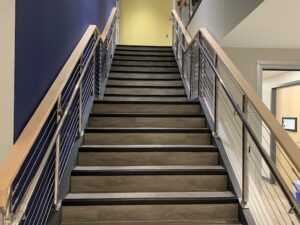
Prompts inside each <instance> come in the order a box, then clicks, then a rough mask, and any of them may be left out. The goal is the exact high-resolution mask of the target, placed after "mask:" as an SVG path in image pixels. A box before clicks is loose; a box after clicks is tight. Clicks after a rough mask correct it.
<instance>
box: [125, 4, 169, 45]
mask: <svg viewBox="0 0 300 225" xmlns="http://www.w3.org/2000/svg"><path fill="white" fill-rule="evenodd" d="M119 1H120V3H119V11H120V44H122V45H157V46H171V44H172V21H171V19H170V18H171V12H172V6H173V1H172V0H119Z"/></svg>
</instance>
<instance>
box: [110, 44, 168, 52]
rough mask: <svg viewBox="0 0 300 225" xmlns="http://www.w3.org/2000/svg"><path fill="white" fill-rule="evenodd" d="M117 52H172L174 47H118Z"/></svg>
mask: <svg viewBox="0 0 300 225" xmlns="http://www.w3.org/2000/svg"><path fill="white" fill-rule="evenodd" d="M116 49H117V50H131V51H155V52H172V51H173V49H172V47H163V46H162V47H158V46H157V47H152V46H149V47H148V46H129V45H128V46H125V45H121V46H117V47H116Z"/></svg>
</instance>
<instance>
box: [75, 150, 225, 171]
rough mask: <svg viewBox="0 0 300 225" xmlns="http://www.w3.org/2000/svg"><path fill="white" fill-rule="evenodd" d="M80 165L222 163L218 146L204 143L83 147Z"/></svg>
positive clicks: (79, 154)
mask: <svg viewBox="0 0 300 225" xmlns="http://www.w3.org/2000/svg"><path fill="white" fill-rule="evenodd" d="M77 162H78V165H79V166H159V165H160V166H163V165H178V166H179V165H198V166H201V165H203V166H204V165H207V166H210V165H211V166H213V165H218V164H219V154H218V151H217V148H216V147H215V146H212V145H207V146H205V145H202V146H190V145H187V146H179V147H178V146H174V145H171V146H155V145H150V146H137V145H127V146H124V145H121V146H97V145H95V146H82V147H81V148H80V149H79V153H78V160H77Z"/></svg>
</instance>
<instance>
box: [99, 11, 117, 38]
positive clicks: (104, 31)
mask: <svg viewBox="0 0 300 225" xmlns="http://www.w3.org/2000/svg"><path fill="white" fill-rule="evenodd" d="M116 14H117V8H116V7H114V8H113V9H112V11H111V13H110V16H109V18H108V20H107V23H106V25H105V27H104V30H103V32H102V34H101V39H102V41H103V42H104V41H105V40H106V38H107V35H108V32H109V29H110V27H111V25H112V23H113V21H114V18H115V16H116Z"/></svg>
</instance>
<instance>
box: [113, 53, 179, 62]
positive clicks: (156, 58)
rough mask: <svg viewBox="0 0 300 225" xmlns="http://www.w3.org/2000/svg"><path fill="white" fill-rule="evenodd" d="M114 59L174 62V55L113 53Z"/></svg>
mask: <svg viewBox="0 0 300 225" xmlns="http://www.w3.org/2000/svg"><path fill="white" fill-rule="evenodd" d="M114 60H130V61H152V62H175V57H174V56H135V55H118V54H116V55H114Z"/></svg>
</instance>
